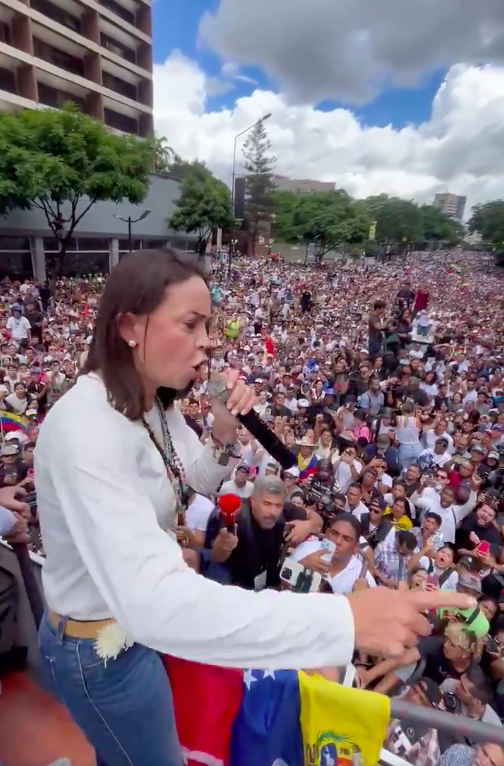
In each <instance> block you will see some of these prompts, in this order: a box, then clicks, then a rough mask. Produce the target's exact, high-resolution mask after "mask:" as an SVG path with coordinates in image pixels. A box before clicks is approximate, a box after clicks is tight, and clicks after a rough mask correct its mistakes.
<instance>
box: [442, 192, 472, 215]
mask: <svg viewBox="0 0 504 766" xmlns="http://www.w3.org/2000/svg"><path fill="white" fill-rule="evenodd" d="M466 202H467V197H459V196H457V195H456V194H450V193H449V192H446V193H444V194H436V196H435V197H434V206H435V207H437V209H438V210H441V212H442V213H445V214H446V215H449V216H451V217H452V218H456V219H457V220H458V221H461V220H462V218H463V217H464V210H465V206H466Z"/></svg>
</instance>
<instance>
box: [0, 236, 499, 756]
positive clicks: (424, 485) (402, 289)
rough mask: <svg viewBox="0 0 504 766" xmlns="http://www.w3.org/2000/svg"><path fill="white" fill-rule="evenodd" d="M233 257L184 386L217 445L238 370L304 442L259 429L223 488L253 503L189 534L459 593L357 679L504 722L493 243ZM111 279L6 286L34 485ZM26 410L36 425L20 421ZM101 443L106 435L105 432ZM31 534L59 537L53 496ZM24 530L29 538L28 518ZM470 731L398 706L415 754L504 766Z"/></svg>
mask: <svg viewBox="0 0 504 766" xmlns="http://www.w3.org/2000/svg"><path fill="white" fill-rule="evenodd" d="M232 266H233V268H232V269H231V274H230V278H228V274H227V269H226V268H225V266H224V265H223V264H222V263H221V261H220V260H219V259H218V258H216V259H215V261H214V263H213V265H212V274H211V276H210V278H209V282H210V289H211V294H212V298H213V301H214V306H215V311H214V318H213V324H212V327H211V328H210V334H211V340H212V343H211V358H210V362H209V372H208V373H207V372H204V373H203V374H202V377H201V380H199V381H197V382H196V383H195V384H194V386H193V388H192V390H191V392H190V393H189V394H188V395H187V396H186V398H183V399H180V400H179V402H178V404H179V406H180V407H181V409H182V411H183V413H184V415H185V417H186V420H187V422H188V423H189V425H190V426H191V427H192V428H193V429H194V431H195V432H196V433H197V434H198V437H199V438H200V439H201V440H202V441H206V440H207V439H208V438H209V436H210V434H211V431H212V414H211V402H210V400H209V398H208V396H207V394H206V386H207V380H208V374H209V373H210V374H211V373H212V372H213V373H222V372H225V371H226V369H228V368H230V367H234V368H238V369H240V370H241V371H242V375H243V378H244V379H245V380H246V381H247V382H248V383H249V384H250V385H251V386H253V387H254V389H255V392H256V395H257V404H256V405H255V409H256V411H257V413H258V414H259V415H260V416H261V417H262V418H263V419H264V420H265V421H266V422H268V423H269V424H270V427H271V428H272V429H273V430H274V431H275V433H276V434H277V436H278V437H279V438H280V439H281V440H282V441H283V442H284V443H285V444H286V446H288V447H289V448H290V449H291V450H292V451H293V452H294V453H295V454H296V463H295V465H294V467H293V468H291V469H289V470H287V471H282V470H281V468H280V466H279V465H278V464H277V463H276V462H275V461H274V459H273V458H272V457H271V456H270V455H268V454H267V453H266V452H265V451H264V449H262V448H261V446H260V445H259V444H258V443H256V442H255V440H254V439H253V438H252V437H251V435H250V434H249V433H248V432H247V431H246V430H245V429H243V428H241V429H240V431H239V442H240V447H239V449H240V456H239V457H240V462H239V464H238V465H237V467H236V469H235V471H234V473H233V476H232V477H231V479H230V480H229V481H227V482H225V483H224V484H223V486H222V487H221V490H220V494H221V495H226V494H233V495H237V496H238V497H240V498H241V501H242V506H241V509H240V511H239V514H238V516H237V518H236V523H235V526H234V528H232V529H229V528H227V527H226V526H223V525H222V523H221V520H220V516H219V512H218V509H217V508H216V498H213V497H212V498H207V497H203V496H201V495H198V494H194V493H193V494H192V495H190V497H189V504H188V508H187V510H186V513H185V516H184V518H180V519H179V526H178V528H177V537H178V539H179V542H180V544H181V545H182V546H183V548H184V557H185V558H186V560H187V561H188V562H189V563H190V564H191V565H192V566H194V568H196V569H197V570H198V571H199V572H201V574H203V575H204V576H206V577H210V578H213V579H217V580H218V581H220V582H223V583H233V584H236V585H239V586H241V587H244V588H251V589H256V590H259V589H261V588H264V587H271V588H291V589H294V590H300V591H306V590H324V591H327V592H328V593H330V592H333V593H339V594H344V593H348V592H351V591H352V590H356V589H359V588H369V587H371V588H372V587H376V586H377V585H382V586H385V587H389V588H404V589H409V588H411V589H432V588H439V589H442V590H450V589H457V590H459V591H462V592H467V593H470V594H472V595H474V596H475V598H477V599H478V603H479V608H478V609H477V610H470V613H469V614H466V613H464V614H462V613H460V614H453V613H446V612H440V613H438V614H435V615H430V616H429V617H430V619H431V622H432V626H433V632H432V635H431V636H430V637H429V638H426V639H424V640H422V641H421V642H420V644H419V645H418V647H417V648H415V649H411V650H410V651H408V652H406V654H405V655H404V656H403V657H402V658H400V659H398V660H397V661H393V662H392V661H381V660H380V658H372V657H367V656H356V657H355V661H354V668H355V682H356V683H358V684H361V685H364V686H367V687H369V688H375V689H378V690H380V691H383V692H385V693H388V694H391V695H396V694H399V695H404V696H405V697H406V698H409V699H411V700H413V701H415V702H417V703H418V704H422V705H425V706H428V707H441V708H443V707H444V708H445V709H449V710H452V711H453V712H456V713H460V714H464V715H467V716H470V717H473V718H477V719H481V720H483V721H489V722H492V723H495V724H496V725H499V726H500V725H501V719H503V717H504V547H503V545H504V544H503V536H504V503H503V498H504V484H503V478H504V380H503V372H502V368H503V364H504V333H503V328H504V322H503V320H504V297H503V292H502V284H503V283H502V274H499V272H498V271H497V270H496V269H494V268H493V267H492V265H491V261H490V260H489V258H488V257H487V256H485V255H483V254H481V253H471V252H464V251H458V250H457V251H451V252H437V253H410V254H408V256H407V258H401V259H400V260H391V261H389V262H380V263H372V264H368V263H364V262H362V261H357V262H353V261H352V262H346V261H345V262H343V261H339V262H336V263H331V264H329V265H325V266H324V267H322V268H314V267H311V266H306V265H301V264H299V265H295V264H287V263H282V262H275V261H273V260H272V259H270V258H267V259H262V260H261V259H258V260H254V261H252V260H245V259H237V260H235V261H234V263H233V264H232ZM102 286H103V278H101V277H100V278H89V279H78V280H67V279H62V280H60V282H59V284H58V285H57V290H56V293H55V296H54V297H53V296H51V292H50V291H49V289H48V288H47V286H43V285H37V284H35V283H33V282H29V281H26V282H24V283H23V284H19V283H10V282H8V281H6V282H4V283H3V285H2V287H1V289H0V312H1V319H0V342H1V351H0V398H1V400H2V401H1V402H0V410H2V430H3V434H2V435H3V446H2V451H1V465H0V487H5V486H9V485H20V487H22V488H24V491H26V492H28V493H29V494H30V496H31V494H33V490H34V486H33V481H34V477H33V475H32V468H31V467H32V455H33V449H34V447H35V443H36V438H37V433H38V427H39V424H40V422H41V421H42V420H43V418H44V415H45V413H46V412H47V410H48V408H49V407H51V405H52V404H53V403H54V402H55V401H56V400H57V399H58V398H59V397H60V396H61V395H62V394H63V393H64V392H65V390H67V388H68V387H69V386H71V385H72V383H73V381H74V379H75V377H76V375H77V373H78V371H79V368H80V365H81V364H82V361H83V359H84V358H85V354H86V349H87V347H88V344H89V342H90V338H91V333H92V327H93V320H94V318H95V315H96V310H97V305H98V301H99V295H100V291H101V289H102ZM15 422H19V423H20V424H21V427H20V428H19V427H18V428H15V425H14V424H15ZM97 438H99V434H97ZM31 509H32V512H31V517H30V519H29V522H30V524H29V527H30V544H31V545H32V546H33V547H34V548H35V549H36V550H38V551H40V552H42V541H41V540H40V536H39V534H38V529H37V516H36V498H35V499H34V501H33V502H32V503H31ZM16 534H24V529H23V520H22V519H19V528H18V529H16ZM472 745H473V743H472V742H471V741H470V738H469V739H468V738H467V735H465V734H464V733H463V732H461V734H460V737H458V738H457V737H453V735H450V736H444V735H442V734H441V733H438V732H437V731H435V730H433V729H428V728H426V729H425V730H423V729H420V727H418V726H415V727H411V726H409V727H408V728H407V729H406V727H403V726H402V725H401V724H400V723H399V722H397V721H392V722H391V724H390V726H389V731H388V733H387V742H386V746H387V747H388V749H389V750H392V751H394V752H396V753H397V754H398V755H401V756H402V757H403V758H405V759H406V760H409V761H410V762H412V763H420V764H425V765H426V766H431V765H432V766H433V765H434V764H436V763H438V762H439V761H440V759H441V760H442V762H443V766H465V764H470V763H473V762H474V763H477V764H480V766H483V764H486V763H491V764H492V766H504V755H503V753H502V751H501V750H500V748H498V747H495V746H491V745H485V744H484V745H482V746H481V747H479V749H478V750H477V751H475V750H474V748H473V747H472ZM485 748H486V749H485Z"/></svg>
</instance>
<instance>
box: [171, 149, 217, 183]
mask: <svg viewBox="0 0 504 766" xmlns="http://www.w3.org/2000/svg"><path fill="white" fill-rule="evenodd" d="M168 173H169V174H170V175H171V176H173V177H174V178H176V179H177V180H178V181H185V179H186V178H188V177H189V176H191V177H193V178H201V179H202V180H206V179H207V178H215V176H214V175H213V173H212V171H211V170H209V169H208V168H207V166H206V165H205V163H204V162H200V161H199V160H183V159H182V157H179V156H178V154H177V155H176V156H175V157H174V158H173V160H172V162H171V163H170V165H169V167H168Z"/></svg>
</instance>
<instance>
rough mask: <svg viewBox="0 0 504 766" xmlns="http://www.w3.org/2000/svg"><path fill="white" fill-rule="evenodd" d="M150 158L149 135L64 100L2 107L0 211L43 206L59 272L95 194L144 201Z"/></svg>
mask: <svg viewBox="0 0 504 766" xmlns="http://www.w3.org/2000/svg"><path fill="white" fill-rule="evenodd" d="M152 163H153V146H152V142H150V141H146V140H141V139H138V138H136V137H134V136H120V135H116V134H115V133H112V132H111V131H110V130H109V129H108V128H106V127H105V125H103V124H102V123H100V122H98V121H96V120H94V119H92V118H91V117H88V116H87V115H84V114H81V113H80V112H79V111H77V109H76V107H75V106H74V105H73V104H72V103H70V102H69V103H68V104H65V105H64V107H63V108H62V109H60V110H53V109H43V110H36V109H33V110H32V109H24V110H22V111H21V112H18V114H15V115H11V114H0V213H7V212H9V211H10V210H13V209H15V208H21V209H25V210H27V209H30V208H38V209H39V210H41V211H42V212H43V213H44V216H45V218H46V221H47V224H48V226H49V228H50V229H51V231H52V232H53V235H54V237H55V238H56V239H57V240H58V243H59V255H58V258H57V260H56V265H55V273H54V274H53V276H57V274H58V273H59V272H60V270H61V266H62V263H63V259H64V257H65V254H66V251H67V248H68V244H69V242H70V239H71V238H72V236H73V233H74V230H75V227H76V226H77V225H78V223H79V221H80V220H81V219H82V218H83V217H84V216H85V215H86V213H87V212H88V211H89V209H90V208H91V207H92V206H93V205H94V204H95V203H96V202H100V201H112V202H122V201H123V200H128V201H129V202H131V203H133V204H139V203H140V202H142V200H143V199H144V197H145V195H146V193H147V190H148V183H149V171H150V170H151V169H152Z"/></svg>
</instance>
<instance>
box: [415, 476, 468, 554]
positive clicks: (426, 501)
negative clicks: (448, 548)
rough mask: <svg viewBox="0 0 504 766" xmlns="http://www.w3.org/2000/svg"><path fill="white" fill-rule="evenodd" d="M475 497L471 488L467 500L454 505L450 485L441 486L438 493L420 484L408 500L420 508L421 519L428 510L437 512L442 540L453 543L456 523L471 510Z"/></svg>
mask: <svg viewBox="0 0 504 766" xmlns="http://www.w3.org/2000/svg"><path fill="white" fill-rule="evenodd" d="M477 497H478V496H477V494H476V492H475V491H474V490H473V489H471V492H470V494H469V498H468V500H467V502H466V503H464V505H455V492H454V490H453V488H452V487H449V486H447V487H443V489H442V490H441V492H440V493H438V492H436V491H435V489H434V488H432V487H426V488H424V486H422V485H421V486H420V488H419V489H418V490H417V491H416V492H414V493H413V494H412V495H411V497H410V501H411V502H412V503H413V505H415V506H416V507H417V508H420V509H421V511H422V513H421V517H422V519H423V517H424V516H425V514H426V513H427V512H428V511H433V512H434V513H437V514H439V516H441V520H442V523H441V526H440V528H439V531H440V533H441V534H442V535H443V540H444V542H445V543H454V542H455V530H456V528H457V524H459V523H460V522H461V521H462V520H463V519H465V517H466V516H467V515H468V514H469V513H470V512H471V511H472V509H473V508H474V506H475V505H476V500H477Z"/></svg>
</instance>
